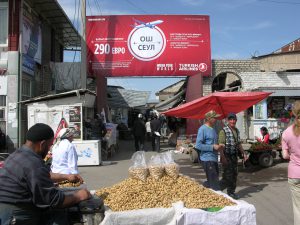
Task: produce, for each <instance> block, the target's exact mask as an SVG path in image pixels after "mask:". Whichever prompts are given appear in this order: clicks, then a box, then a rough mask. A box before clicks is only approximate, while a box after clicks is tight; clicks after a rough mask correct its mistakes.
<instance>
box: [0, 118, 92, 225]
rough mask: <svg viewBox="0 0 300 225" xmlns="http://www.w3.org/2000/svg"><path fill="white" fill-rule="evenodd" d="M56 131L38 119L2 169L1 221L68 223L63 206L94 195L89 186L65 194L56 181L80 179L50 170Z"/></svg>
mask: <svg viewBox="0 0 300 225" xmlns="http://www.w3.org/2000/svg"><path fill="white" fill-rule="evenodd" d="M53 137H54V133H53V131H52V129H51V127H49V126H48V125H46V124H42V123H37V124H35V125H33V126H32V127H31V128H30V129H29V130H28V132H27V135H26V143H25V144H24V145H23V146H22V147H21V148H20V149H17V150H16V151H14V152H13V153H12V154H11V155H10V156H9V157H8V158H7V159H6V160H5V162H4V167H3V168H2V169H1V170H0V184H1V185H0V224H3V225H4V224H16V225H40V224H64V225H65V224H68V221H67V217H66V215H65V213H64V211H63V210H58V211H56V209H62V208H66V207H69V206H73V205H75V204H77V203H79V202H80V201H83V200H86V199H88V198H90V197H91V194H90V193H89V192H88V191H87V190H86V189H81V190H79V191H77V192H74V193H73V194H69V195H66V194H65V193H64V192H63V191H62V190H59V189H57V188H56V186H55V185H54V183H53V181H55V182H60V181H63V180H69V181H72V182H77V181H79V180H80V177H77V176H75V175H74V174H71V175H65V174H54V173H50V171H49V168H48V167H47V166H46V165H45V162H44V158H45V156H46V155H47V153H48V151H49V149H50V147H51V145H52V141H53Z"/></svg>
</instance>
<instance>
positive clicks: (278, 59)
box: [257, 53, 300, 72]
mask: <svg viewBox="0 0 300 225" xmlns="http://www.w3.org/2000/svg"><path fill="white" fill-rule="evenodd" d="M257 60H258V61H259V62H260V65H261V66H260V70H261V71H265V72H271V71H285V70H295V69H298V70H300V53H286V54H281V55H271V56H268V57H262V58H257Z"/></svg>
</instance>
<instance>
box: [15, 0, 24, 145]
mask: <svg viewBox="0 0 300 225" xmlns="http://www.w3.org/2000/svg"><path fill="white" fill-rule="evenodd" d="M23 4H24V1H23V0H21V1H20V14H19V15H20V18H19V21H20V23H19V69H18V73H19V76H18V97H17V98H18V100H17V109H18V147H21V146H22V144H23V143H22V128H23V127H22V104H21V103H20V101H22V77H23V76H22V73H23V70H22V65H23V57H22V56H23V49H22V45H23V14H24V8H23V7H24V5H23Z"/></svg>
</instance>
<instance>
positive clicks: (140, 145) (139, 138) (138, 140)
mask: <svg viewBox="0 0 300 225" xmlns="http://www.w3.org/2000/svg"><path fill="white" fill-rule="evenodd" d="M132 132H133V136H134V146H135V151H143V150H144V141H145V135H146V126H145V123H144V121H143V115H142V114H139V115H138V118H137V119H136V120H135V121H134V124H133V128H132Z"/></svg>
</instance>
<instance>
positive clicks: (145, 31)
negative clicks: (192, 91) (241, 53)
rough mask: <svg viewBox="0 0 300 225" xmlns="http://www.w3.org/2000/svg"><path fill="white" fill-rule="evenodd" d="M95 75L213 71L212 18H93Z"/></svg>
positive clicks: (90, 59) (90, 57) (90, 39)
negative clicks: (210, 19)
mask: <svg viewBox="0 0 300 225" xmlns="http://www.w3.org/2000/svg"><path fill="white" fill-rule="evenodd" d="M86 39H87V47H88V54H87V63H88V68H89V72H90V74H92V75H101V76H105V77H121V76H191V75H195V74H201V75H203V76H210V75H211V48H210V28H209V16H200V15H151V16H150V15H126V16H87V23H86Z"/></svg>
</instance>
